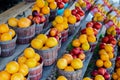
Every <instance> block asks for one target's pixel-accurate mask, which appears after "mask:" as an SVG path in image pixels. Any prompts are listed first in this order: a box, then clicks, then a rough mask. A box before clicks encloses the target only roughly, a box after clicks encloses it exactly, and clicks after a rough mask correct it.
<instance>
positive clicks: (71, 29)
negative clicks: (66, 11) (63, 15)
mask: <svg viewBox="0 0 120 80" xmlns="http://www.w3.org/2000/svg"><path fill="white" fill-rule="evenodd" d="M74 32H75V24H69V32H68V34H69V35H72V34H73V33H74Z"/></svg>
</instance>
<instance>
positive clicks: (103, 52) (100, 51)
mask: <svg viewBox="0 0 120 80" xmlns="http://www.w3.org/2000/svg"><path fill="white" fill-rule="evenodd" d="M102 54H107V52H106V51H105V49H101V50H99V55H102Z"/></svg>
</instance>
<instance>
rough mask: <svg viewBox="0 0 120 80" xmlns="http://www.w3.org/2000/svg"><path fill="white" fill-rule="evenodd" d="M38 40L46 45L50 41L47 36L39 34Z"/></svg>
mask: <svg viewBox="0 0 120 80" xmlns="http://www.w3.org/2000/svg"><path fill="white" fill-rule="evenodd" d="M36 38H37V39H40V40H42V42H43V43H45V42H46V41H47V39H48V37H47V36H46V35H45V34H39V35H38V36H37V37H36Z"/></svg>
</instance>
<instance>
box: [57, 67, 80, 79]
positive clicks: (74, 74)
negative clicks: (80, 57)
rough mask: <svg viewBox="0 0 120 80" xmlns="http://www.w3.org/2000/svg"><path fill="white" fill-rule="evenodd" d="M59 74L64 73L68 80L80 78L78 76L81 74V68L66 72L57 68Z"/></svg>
mask: <svg viewBox="0 0 120 80" xmlns="http://www.w3.org/2000/svg"><path fill="white" fill-rule="evenodd" d="M58 72H59V74H60V75H64V76H65V77H66V78H67V79H68V80H81V78H80V76H81V74H82V70H81V69H80V70H76V71H73V72H67V71H64V70H60V69H58Z"/></svg>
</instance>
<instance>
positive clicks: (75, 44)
mask: <svg viewBox="0 0 120 80" xmlns="http://www.w3.org/2000/svg"><path fill="white" fill-rule="evenodd" d="M80 45H81V43H80V41H79V39H74V40H73V41H72V46H74V47H80Z"/></svg>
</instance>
